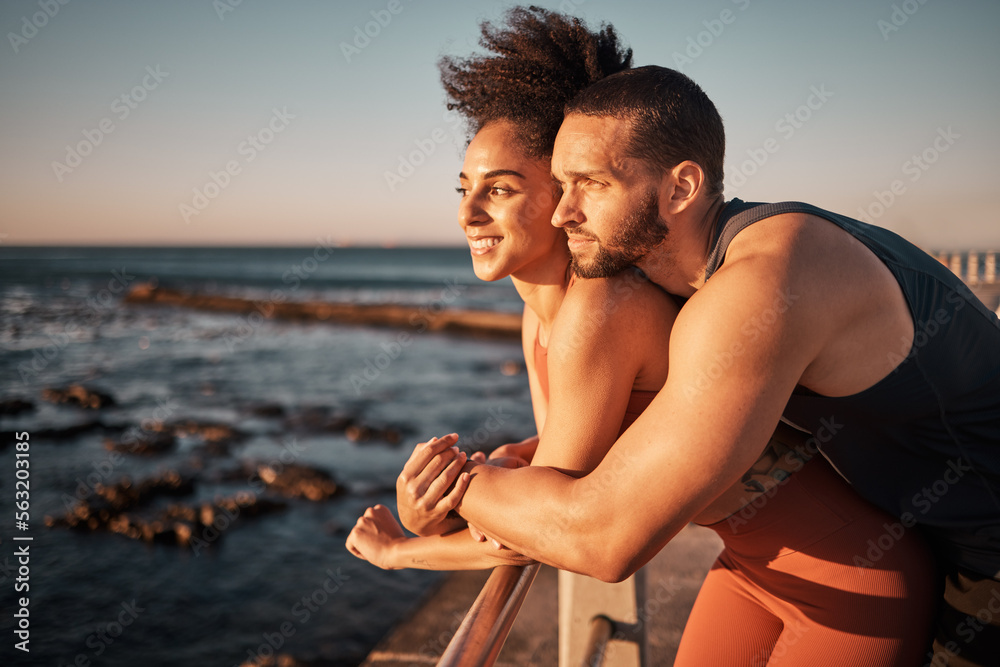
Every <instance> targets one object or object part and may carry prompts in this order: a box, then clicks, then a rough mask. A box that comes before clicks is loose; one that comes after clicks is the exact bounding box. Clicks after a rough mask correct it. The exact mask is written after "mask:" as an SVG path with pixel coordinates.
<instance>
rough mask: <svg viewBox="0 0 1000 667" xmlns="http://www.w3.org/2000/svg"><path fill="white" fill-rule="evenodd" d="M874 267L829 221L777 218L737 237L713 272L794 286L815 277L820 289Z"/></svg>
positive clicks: (862, 249) (861, 249)
mask: <svg viewBox="0 0 1000 667" xmlns="http://www.w3.org/2000/svg"><path fill="white" fill-rule="evenodd" d="M879 264H880V262H879V260H878V259H877V258H876V257H875V256H874V254H873V253H872V252H871V251H870V250H868V248H866V247H865V246H864V244H862V243H861V242H860V241H858V240H857V239H855V238H854V237H853V236H851V234H849V233H848V232H847V231H845V230H843V229H841V228H840V227H838V226H837V225H835V224H834V223H832V222H830V221H829V220H826V219H824V218H821V217H818V216H815V215H811V214H808V213H783V214H781V215H776V216H772V217H770V218H765V219H764V220H761V221H759V222H756V223H754V224H752V225H750V226H749V227H747V228H746V229H744V230H742V231H741V232H740V233H738V234H737V235H736V237H735V238H734V239H733V241H732V242H731V243H730V245H729V248H728V250H727V251H726V261H725V263H724V264H723V265H722V267H721V268H720V269H719V270H718V272H717V273H719V274H721V273H723V272H724V271H730V270H732V269H734V268H737V267H739V268H740V269H742V271H741V273H742V272H746V273H750V274H752V273H754V272H760V273H762V274H771V275H776V276H795V278H796V279H797V280H799V281H801V280H806V279H808V277H809V276H816V277H817V279H818V280H817V283H818V286H822V285H829V284H831V283H833V282H836V281H839V280H841V279H844V278H849V277H850V276H851V275H854V274H856V273H857V272H858V271H859V270H865V269H867V270H871V269H873V268H875V267H877V265H879ZM744 277H745V276H744Z"/></svg>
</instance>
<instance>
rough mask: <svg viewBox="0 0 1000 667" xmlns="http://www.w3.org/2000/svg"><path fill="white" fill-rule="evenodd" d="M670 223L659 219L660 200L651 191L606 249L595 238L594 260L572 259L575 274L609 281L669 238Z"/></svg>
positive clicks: (610, 239)
mask: <svg viewBox="0 0 1000 667" xmlns="http://www.w3.org/2000/svg"><path fill="white" fill-rule="evenodd" d="M667 232H668V229H667V221H666V220H664V219H663V218H661V217H660V199H659V195H658V194H657V193H656V191H655V190H649V191H647V192H646V194H645V195H644V196H643V198H642V199H641V200H640V202H639V205H638V206H636V208H635V209H633V210H632V211H629V212H628V214H626V216H625V218H624V220H623V221H622V225H621V228H620V229H619V230H618V231H617V232H615V233H614V234H613V235H612V236H611V237H610V238H609V239H608V246H610V247H605V246H604V245H602V244H601V242H600V241H598V240H597V239H596V238H594V237H591V238H594V241H595V242H596V246H597V251H596V255H595V256H594V258H593V259H590V260H586V259H584V258H582V257H578V256H577V255H573V260H572V264H573V271H574V272H575V273H576V275H578V276H580V277H581V278H610V277H612V276H616V275H618V274H619V273H621V272H622V271H624V270H625V269H627V268H629V267H630V266H632V265H634V264H636V263H637V262H639V261H640V260H641V259H642V258H643V257H645V256H646V255H647V254H648V253H649V252H650V251H651V250H653V249H654V248H656V247H657V246H658V245H660V244H661V243H663V239H665V238H666V236H667Z"/></svg>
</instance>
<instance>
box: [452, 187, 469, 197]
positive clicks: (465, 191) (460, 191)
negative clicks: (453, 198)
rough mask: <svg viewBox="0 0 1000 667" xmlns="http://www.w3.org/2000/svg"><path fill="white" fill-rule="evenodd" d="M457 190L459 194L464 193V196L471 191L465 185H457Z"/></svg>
mask: <svg viewBox="0 0 1000 667" xmlns="http://www.w3.org/2000/svg"><path fill="white" fill-rule="evenodd" d="M455 192H457V193H458V194H460V195H462V196H463V197H464V196H466V195H467V194H469V191H468V190H466V189H465V188H463V187H457V188H455Z"/></svg>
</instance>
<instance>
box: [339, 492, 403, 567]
mask: <svg viewBox="0 0 1000 667" xmlns="http://www.w3.org/2000/svg"><path fill="white" fill-rule="evenodd" d="M405 539H406V535H404V534H403V527H402V526H400V525H399V522H398V521H396V517H394V516H393V515H392V512H390V511H389V508H387V507H384V506H382V505H376V506H375V507H369V508H368V509H366V510H365V513H364V514H363V515H361V516H360V517H358V522H357V523H356V524H355V525H354V529H353V530H351V534H350V535H348V536H347V545H346V546H347V550H348V551H350V552H351V553H352V554H354V555H355V556H357V557H358V558H361V559H364V560H366V561H368V562H369V563H371V564H372V565H375V566H377V567H380V568H382V569H383V570H395V569H397V568H396V567H394V566H393V564H392V548H393V545H394V544H395V543H396V542H399V541H400V540H405Z"/></svg>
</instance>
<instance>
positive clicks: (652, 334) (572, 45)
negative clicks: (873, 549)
mask: <svg viewBox="0 0 1000 667" xmlns="http://www.w3.org/2000/svg"><path fill="white" fill-rule="evenodd" d="M483 45H484V46H485V47H487V48H488V49H490V50H491V51H493V52H494V53H497V54H501V55H498V56H495V57H490V56H483V57H478V58H472V59H469V60H464V61H454V60H447V59H446V60H445V61H444V62H443V64H442V78H443V81H444V84H445V88H446V90H447V92H448V95H449V97H450V99H451V104H449V107H450V108H455V109H457V110H458V111H459V112H460V113H462V114H463V115H465V116H466V118H468V120H469V121H470V124H471V125H472V129H473V130H474V132H475V136H474V138H473V139H472V141H471V142H470V144H469V147H468V150H467V151H466V156H465V162H464V164H463V167H462V172H461V174H460V175H459V182H460V187H459V191H460V192H461V194H462V201H461V204H460V206H459V215H458V217H459V223H460V225H461V227H462V229H463V231H464V232H465V234H466V237H467V239H468V241H469V246H470V253H471V255H472V260H473V266H474V267H475V271H476V275H477V276H478V277H480V278H481V279H484V280H498V279H500V278H503V277H506V276H508V275H509V276H510V277H511V279H512V280H513V282H514V285H515V287H516V288H517V290H518V293H519V294H520V295H521V297H522V298H523V300H524V302H525V309H524V318H523V326H522V343H523V347H524V353H525V361H526V365H527V368H528V379H529V385H530V389H531V396H532V405H533V408H534V414H535V421H536V426H537V428H538V433H539V434H540V437H539V438H532V439H529V440H528V441H525V442H523V443H519V444H517V445H508V446H505V447H504V448H502V450H501V451H500V452H498V453H499V454H501V455H502V456H503V457H505V459H506V460H504V461H501V463H504V464H507V465H519V464H521V462H520V461H519V459H525V460H530V462H531V465H542V466H551V467H555V468H558V469H560V470H562V471H564V472H567V473H569V474H576V475H583V474H586V473H587V472H589V471H591V470H593V469H594V468H595V467H596V466H597V464H598V463H599V462H600V461H601V460H602V459H603V457H604V455H605V454H606V453H607V451H608V449H609V448H610V446H611V444H612V443H613V442H614V441H615V439H616V437H617V435H618V434H620V433H621V432H622V431H624V429H625V428H627V426H628V425H629V424H630V423H631V422H632V421H633V420H634V419H635V418H636V417H637V416H638V414H639V413H640V412H641V411H642V409H643V408H644V407H645V406H646V405H647V404H648V403H649V401H650V400H652V397H653V396H654V395H655V393H656V391H657V390H658V389H659V388H660V387H661V386H662V385H663V383H664V381H665V379H666V375H667V370H668V369H667V355H666V354H665V353H664V350H663V349H662V347H661V346H660V345H658V344H656V343H655V342H656V341H664V340H668V338H669V332H670V328H671V326H672V324H673V321H674V318H675V317H676V315H677V312H678V310H679V306H678V304H677V303H676V302H675V301H674V300H673V299H672V298H671V297H670V296H668V295H667V294H665V293H664V292H662V291H661V290H660V289H659V288H657V287H655V286H654V285H652V284H651V283H649V282H647V281H645V280H643V279H642V278H641V276H640V275H638V274H637V273H626V274H624V275H621V276H617V277H615V278H611V279H601V280H584V279H576V278H575V277H574V274H573V271H572V266H571V258H570V255H569V253H568V250H567V246H566V237H565V235H564V233H563V232H562V231H561V230H559V229H556V228H554V227H552V225H551V224H549V221H550V218H551V215H552V212H553V210H554V209H555V205H556V203H557V202H558V198H559V193H558V192H557V191H556V190H555V189H554V186H553V185H552V180H551V178H550V176H549V160H550V157H551V150H552V144H553V141H554V137H555V134H556V132H557V130H558V128H559V125H560V123H561V120H562V107H563V105H564V104H565V103H566V102H567V101H568V100H569V99H570V98H571V97H572V96H573V95H574V94H575V93H576V92H578V91H579V90H582V88H584V87H585V86H587V85H589V84H590V83H591V82H593V81H595V80H597V79H598V78H601V77H602V76H607V75H609V74H611V73H613V72H615V71H618V70H620V69H623V68H626V67H628V66H629V64H630V61H631V52H630V51H623V50H622V49H621V47H620V46H619V45H618V42H617V36H616V35H615V33H614V31H613V30H612V29H611V28H605V29H604V30H602V31H601V32H600V33H593V32H589V31H588V30H586V28H585V27H584V26H583V25H582V24H581V23H580V21H579V20H577V19H572V18H568V17H564V16H560V15H558V14H553V13H551V12H547V11H545V10H540V9H537V8H531V9H528V10H525V9H515V10H513V11H512V12H511V14H510V15H509V17H508V27H507V28H500V29H498V28H495V27H493V26H490V25H486V26H484V29H483ZM456 439H457V436H456V435H455V434H451V435H449V436H445V437H444V438H440V439H433V440H431V441H430V442H429V443H424V444H421V445H418V446H417V448H416V449H415V450H414V453H413V455H412V456H411V457H410V460H409V461H408V462H407V464H406V466H405V467H404V470H403V472H402V474H401V475H400V477H399V480H398V487H397V488H398V490H399V492H400V493H404V494H408V495H409V496H410V497H411V498H413V499H415V500H416V501H417V502H415V503H409V504H410V505H416V504H419V505H420V506H421V507H422V508H423V509H425V511H424V512H423V513H422V514H420V515H419V516H407V517H405V519H406V521H405V523H406V524H407V525H408V526H409V527H410V528H411V529H414V530H415V531H416V532H417V533H418V534H419V535H422V537H416V538H407V537H406V536H405V535H404V533H403V530H402V528H401V527H400V526H399V524H398V523H397V522H396V520H395V518H394V517H393V516H392V514H391V512H390V511H389V510H388V509H387V508H385V507H381V506H375V507H374V508H369V509H368V510H367V511H366V512H365V515H364V516H363V517H361V518H360V519H359V520H358V523H357V525H356V526H355V528H354V530H353V531H352V532H351V535H350V536H349V538H348V541H347V547H348V549H349V550H350V551H351V552H352V553H353V554H354V555H356V556H358V557H360V558H365V559H367V560H369V561H370V562H372V563H374V564H375V565H378V566H379V567H383V568H387V569H395V568H401V567H418V568H423V569H478V568H488V567H493V566H495V565H499V564H507V563H515V564H523V563H525V562H528V560H527V559H526V558H525V557H523V556H521V555H519V554H516V553H514V552H513V551H510V550H507V549H502V548H497V546H498V545H490V544H488V543H484V542H481V541H478V540H476V539H473V538H472V537H470V534H469V528H467V527H466V526H465V523H464V521H462V520H461V519H460V518H458V517H455V516H450V515H449V511H450V510H451V509H453V508H454V507H455V506H456V504H457V502H458V500H459V499H460V498H461V494H462V493H463V491H464V489H465V487H466V485H467V484H468V478H467V475H463V474H460V470H461V467H462V465H463V464H464V463H465V457H464V455H463V454H461V453H459V452H458V451H457V449H455V448H454V444H455V442H456ZM810 459H811V460H810ZM783 480H784V481H783ZM779 484H780V486H779ZM764 494H767V496H766V497H765V498H764V500H765V502H763V503H761V502H760V501H759V500H758V499H760V498H761V496H763V495H764ZM755 500H757V501H758V502H756V503H755V504H754V506H753V512H749V511H745V510H746V509H749V508H747V505H748V504H749V503H751V502H753V501H755ZM740 510H744V511H743V512H741V511H740ZM696 521H697V522H698V523H702V524H705V525H709V526H710V527H711V528H713V529H714V530H716V531H717V532H718V533H719V534H720V535H721V536H722V538H723V540H724V542H725V544H726V549H725V550H724V551H723V553H722V554H721V555H720V557H719V560H718V561H717V562H716V564H715V566H713V569H712V571H711V572H710V573H709V575H708V577H707V579H706V583H705V585H704V587H703V589H702V592H701V593H700V594H699V598H698V601H697V603H696V605H695V608H694V610H693V611H692V614H691V617H690V619H689V622H688V626H687V628H686V629H685V634H684V639H683V641H682V645H681V648H680V652H679V654H678V658H677V662H676V664H678V665H702V664H704V665H752V664H765V663H767V664H779V663H782V664H802V661H803V660H804V659H805V658H806V657H808V659H809V660H810V662H811V663H814V664H816V663H818V664H837V665H844V664H850V665H915V664H918V661H919V660H920V657H921V656H922V654H923V649H924V646H925V644H926V643H927V642H928V641H929V639H928V638H929V619H930V615H931V611H932V609H933V604H932V602H931V600H932V595H933V590H932V587H931V586H930V585H928V582H930V581H931V575H930V567H931V565H930V559H929V556H928V555H927V554H926V552H925V549H924V546H923V544H922V543H921V542H920V541H919V540H918V539H917V538H916V536H915V535H913V534H912V533H904V534H903V535H902V536H901V537H900V538H899V539H898V541H896V542H895V543H894V546H893V548H892V549H889V550H886V551H885V552H884V554H883V555H882V557H881V558H880V560H878V562H877V563H872V564H871V567H866V566H864V565H863V564H858V563H857V560H856V557H858V556H861V557H863V556H864V554H865V553H866V550H867V549H868V548H869V544H868V540H877V539H878V538H879V536H880V535H882V534H883V533H884V532H885V528H883V525H884V524H885V525H888V524H891V522H892V519H891V518H890V517H889V516H888V515H885V514H883V513H881V512H879V511H878V510H876V509H875V508H873V507H871V506H870V505H867V504H866V503H864V502H863V501H862V500H861V499H860V498H859V497H857V496H856V494H854V493H853V492H852V491H851V490H850V488H849V487H848V486H847V484H846V483H844V482H843V481H842V480H841V478H840V477H839V476H838V475H837V474H836V473H835V472H834V471H833V470H832V469H831V468H830V466H829V465H828V464H827V462H826V461H825V460H824V459H823V458H822V457H819V456H816V457H811V456H810V452H809V451H808V447H806V446H805V440H804V437H803V436H802V434H800V433H798V432H796V431H795V430H794V429H792V428H790V427H787V426H784V425H782V426H780V427H779V430H778V431H777V432H776V433H775V436H774V437H773V438H772V440H771V442H770V443H769V445H768V447H767V449H766V450H765V451H764V452H763V453H762V454H761V457H760V459H759V460H758V463H757V464H756V465H755V466H754V468H753V469H751V470H750V471H748V473H747V474H746V475H745V476H744V478H743V479H742V480H741V483H740V484H738V485H736V486H735V487H733V488H732V489H730V490H729V491H727V492H726V493H724V494H723V495H722V496H721V497H720V498H718V499H717V500H716V501H715V502H714V503H713V504H712V505H711V506H710V507H708V508H707V509H706V510H704V512H703V513H702V514H701V515H699V516H698V517H697V518H696ZM540 539H542V538H541V537H540ZM769 660H770V661H771V662H768V661H769ZM825 661H827V662H825Z"/></svg>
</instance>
